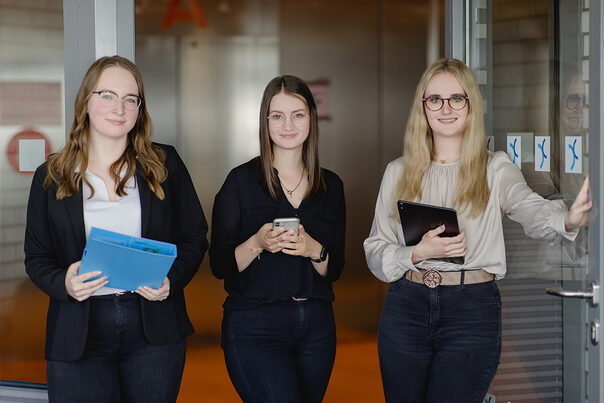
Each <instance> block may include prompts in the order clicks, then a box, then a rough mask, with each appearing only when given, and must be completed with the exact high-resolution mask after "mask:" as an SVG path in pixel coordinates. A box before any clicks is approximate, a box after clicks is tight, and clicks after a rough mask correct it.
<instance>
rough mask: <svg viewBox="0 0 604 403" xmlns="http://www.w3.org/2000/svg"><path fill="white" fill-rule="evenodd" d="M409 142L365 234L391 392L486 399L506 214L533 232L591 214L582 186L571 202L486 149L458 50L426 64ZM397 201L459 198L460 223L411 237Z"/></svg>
mask: <svg viewBox="0 0 604 403" xmlns="http://www.w3.org/2000/svg"><path fill="white" fill-rule="evenodd" d="M404 151H405V152H404V157H400V158H398V159H396V160H394V161H392V162H391V163H390V164H388V166H387V168H386V171H385V173H384V177H383V179H382V184H381V188H380V192H379V195H378V200H377V203H376V209H375V217H374V220H373V225H372V228H371V233H370V235H369V238H367V239H366V240H365V243H364V247H365V254H366V257H367V263H368V265H369V268H370V269H371V271H372V272H373V274H374V275H375V276H376V277H377V278H378V279H380V280H382V281H384V282H388V283H390V287H389V289H388V294H387V297H386V301H385V304H384V308H383V311H382V316H381V319H380V324H379V331H378V352H379V357H380V368H381V372H382V382H383V386H384V393H385V395H386V401H387V402H398V403H400V402H410V403H421V402H445V401H446V402H459V403H462V402H463V403H468V402H476V403H477V402H482V401H483V398H484V396H485V394H486V393H487V390H488V388H489V385H490V383H491V381H492V379H493V377H494V376H495V371H496V369H497V366H498V363H499V356H500V352H501V301H500V298H499V291H498V289H497V285H496V283H495V281H494V280H497V279H501V278H503V276H504V275H505V271H506V264H505V262H506V261H505V248H504V243H503V229H502V216H503V215H507V216H508V217H509V218H511V219H512V220H514V221H517V222H520V223H521V224H522V225H523V226H524V229H525V231H526V233H527V234H528V235H529V236H531V237H534V238H542V239H544V240H547V241H549V242H557V241H559V240H560V238H562V237H565V238H568V239H571V240H572V239H574V237H575V236H576V234H577V231H578V228H579V227H580V226H583V225H586V223H587V212H588V210H589V209H590V208H591V206H592V202H591V201H589V200H588V199H589V193H588V187H589V185H588V183H587V180H586V181H585V183H584V184H583V187H582V189H581V191H580V192H579V194H578V196H577V198H576V199H575V202H574V203H573V205H572V206H571V208H570V211H567V210H566V208H565V206H564V204H563V203H562V201H560V200H557V201H548V200H544V199H543V198H542V197H540V196H539V195H538V194H536V193H534V192H533V191H532V190H531V189H530V188H529V187H528V186H527V184H526V182H525V180H524V178H523V176H522V173H521V172H520V170H519V169H518V168H517V167H516V165H514V164H513V163H512V162H511V161H510V159H509V158H508V156H507V155H506V154H505V153H504V152H496V153H490V152H487V149H486V144H485V131H484V125H483V109H482V98H481V94H480V92H479V89H478V86H477V85H476V81H475V80H474V77H473V75H472V73H471V71H470V70H469V69H468V68H467V67H466V65H465V64H463V63H462V62H460V61H459V60H455V59H443V60H439V61H437V62H436V63H434V64H433V65H432V66H430V67H429V68H428V69H427V70H426V72H425V73H424V74H423V76H422V78H421V80H420V82H419V84H418V86H417V91H416V93H415V98H414V102H413V106H412V107H411V111H410V115H409V120H408V123H407V130H406V132H405V145H404ZM398 200H408V201H418V202H421V203H426V204H431V205H437V206H444V207H451V208H455V209H457V213H458V221H459V227H460V229H461V233H460V234H459V235H457V236H454V237H440V236H439V235H440V234H441V233H443V232H444V230H445V228H444V226H441V227H437V228H433V229H430V230H429V231H428V232H426V233H425V235H424V236H423V238H422V239H421V241H420V242H419V243H418V244H417V245H413V246H406V245H405V242H404V237H403V232H402V226H401V222H400V219H399V218H398V217H399V215H398V211H397V201H398ZM459 256H464V257H465V263H463V264H454V263H449V262H445V261H441V260H435V259H437V258H451V257H459Z"/></svg>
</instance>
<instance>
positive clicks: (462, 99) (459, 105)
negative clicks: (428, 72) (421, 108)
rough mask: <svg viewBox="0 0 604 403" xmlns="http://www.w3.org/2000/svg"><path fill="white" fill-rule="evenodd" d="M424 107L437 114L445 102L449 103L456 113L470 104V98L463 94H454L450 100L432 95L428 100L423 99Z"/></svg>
mask: <svg viewBox="0 0 604 403" xmlns="http://www.w3.org/2000/svg"><path fill="white" fill-rule="evenodd" d="M422 101H423V102H424V105H426V108H428V109H430V110H431V111H432V112H436V111H439V110H441V109H442V107H443V105H444V104H445V101H447V102H448V103H449V106H450V107H451V109H454V110H456V111H458V110H460V109H463V108H464V107H465V106H466V104H467V103H468V97H467V96H465V95H461V94H453V95H451V96H450V97H449V98H441V97H439V96H436V95H430V96H429V97H427V98H422Z"/></svg>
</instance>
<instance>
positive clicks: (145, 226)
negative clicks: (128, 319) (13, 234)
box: [25, 144, 208, 361]
mask: <svg viewBox="0 0 604 403" xmlns="http://www.w3.org/2000/svg"><path fill="white" fill-rule="evenodd" d="M157 145H158V146H160V147H161V148H162V149H163V150H164V152H165V153H166V163H165V165H166V168H167V171H168V176H167V178H166V180H165V181H164V182H163V183H162V188H163V190H164V192H165V198H164V200H160V199H158V198H157V197H156V196H155V194H154V193H153V192H152V191H151V190H150V189H149V186H148V185H147V182H146V180H145V178H144V176H143V175H141V173H140V172H139V171H137V173H136V180H137V184H138V186H139V195H140V202H141V215H142V217H141V218H142V220H141V222H142V229H141V231H142V232H141V233H142V236H143V237H145V238H150V239H156V240H159V241H165V242H171V243H174V244H176V246H177V254H178V256H177V258H176V260H175V261H174V264H173V265H172V267H171V269H170V271H169V273H168V278H169V279H170V295H169V296H168V298H167V299H165V300H164V301H161V302H152V301H148V300H146V299H144V298H140V301H141V316H142V321H143V328H144V331H145V337H146V338H147V340H148V341H149V342H150V343H152V344H167V343H173V342H176V341H178V340H180V339H182V338H183V337H185V336H188V335H190V334H191V333H193V331H194V330H193V326H192V325H191V322H190V320H189V317H188V315H187V311H186V304H185V297H184V294H183V289H184V287H185V286H186V285H187V284H188V283H189V281H191V279H192V278H193V275H195V273H196V272H197V270H198V269H199V265H200V264H201V261H202V259H203V255H204V253H205V251H206V250H207V248H208V242H207V239H206V233H207V230H208V226H207V223H206V220H205V217H204V214H203V210H202V208H201V204H200V203H199V199H198V197H197V193H196V192H195V188H194V187H193V182H192V181H191V177H190V176H189V173H188V171H187V168H186V167H185V165H184V163H183V161H182V160H181V159H180V157H179V156H178V154H177V152H176V150H175V149H174V147H171V146H166V145H161V144H157ZM46 172H47V166H46V164H43V165H41V166H40V167H39V168H38V169H37V170H36V173H35V174H34V177H33V181H32V184H31V190H30V194H29V202H28V205H27V226H26V229H25V269H26V271H27V274H28V275H29V277H30V278H31V279H32V281H33V282H34V283H35V284H36V286H38V287H39V288H40V289H41V290H42V291H43V292H45V293H46V294H48V295H49V296H50V305H49V307H48V316H47V321H46V359H51V360H59V361H76V360H78V359H80V358H81V356H82V354H83V352H84V347H85V345H86V336H87V333H88V314H89V300H85V301H82V302H78V301H76V300H75V299H73V298H71V297H70V296H69V295H68V294H67V291H66V289H65V273H66V272H67V268H68V267H69V265H71V264H72V263H73V262H76V261H78V260H81V258H82V252H83V251H84V246H85V244H86V234H85V229H84V212H83V202H82V195H81V193H80V194H74V195H72V196H70V197H65V198H63V199H62V200H57V198H56V188H55V187H50V188H48V189H44V186H43V183H44V178H45V177H46Z"/></svg>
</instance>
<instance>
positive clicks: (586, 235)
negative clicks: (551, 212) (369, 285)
mask: <svg viewBox="0 0 604 403" xmlns="http://www.w3.org/2000/svg"><path fill="white" fill-rule="evenodd" d="M601 21H602V9H601V4H600V1H593V0H592V1H588V0H559V1H552V0H534V1H509V0H492V1H490V0H449V1H447V3H446V32H447V38H446V40H447V43H446V53H447V56H450V57H456V58H458V59H461V60H463V61H464V62H465V63H466V64H467V65H468V66H469V67H470V68H471V69H472V70H473V72H474V74H475V76H476V78H477V81H478V84H479V86H480V89H481V91H482V94H483V98H484V103H485V108H484V109H485V123H486V124H485V127H486V129H487V136H488V138H487V145H488V147H489V149H490V150H491V151H504V152H507V153H508V155H509V156H510V159H512V160H513V161H514V163H516V164H517V165H518V167H519V168H520V169H521V170H522V173H523V175H524V177H525V178H526V181H527V183H528V184H529V186H531V187H532V188H533V190H535V191H536V192H537V193H539V194H540V195H542V196H543V197H544V198H547V199H560V200H563V201H564V203H566V204H567V206H570V204H572V202H573V200H574V197H575V195H576V194H577V192H578V190H579V188H580V187H581V184H582V182H583V180H584V178H585V177H586V176H587V175H588V174H589V176H590V181H591V185H590V190H591V197H592V198H593V200H594V202H595V205H596V208H595V209H594V210H595V211H594V212H593V213H592V215H591V220H590V224H589V225H588V227H587V228H583V229H581V231H580V232H579V235H578V237H577V239H576V240H575V242H567V241H563V242H562V243H561V244H559V245H555V246H551V245H548V244H546V243H544V242H542V241H536V240H532V239H530V238H528V237H527V236H526V235H525V234H524V231H523V229H522V227H521V226H520V225H519V224H517V223H515V222H512V221H510V220H507V219H505V220H504V233H505V234H504V235H505V242H506V254H507V275H506V278H505V279H504V280H502V281H500V282H499V286H500V290H501V294H502V302H503V311H502V318H503V351H502V356H501V363H500V366H499V370H498V373H497V376H496V377H495V380H494V381H493V384H492V385H491V389H490V395H489V396H487V398H486V399H485V401H494V400H496V401H497V402H500V401H502V402H513V403H518V402H587V401H589V402H597V401H601V400H604V395H603V393H602V385H601V384H602V380H601V379H600V378H601V374H602V370H601V365H602V358H601V354H602V353H601V349H600V341H599V332H600V330H599V323H600V320H601V317H600V316H601V310H600V305H599V302H598V301H597V295H596V298H593V297H592V296H593V295H594V294H597V291H598V284H601V283H602V279H601V276H602V273H601V270H600V255H601V248H602V242H601V241H600V235H599V232H600V228H602V226H601V224H600V216H599V215H598V214H597V210H598V208H597V206H598V205H599V204H600V200H601V196H600V189H601V188H602V186H601V176H602V175H601V171H602V169H603V168H602V164H601V163H600V160H601V151H600V141H599V132H600V130H601V127H602V123H601V117H600V116H601V115H603V113H602V109H601V95H600V89H601V88H602V77H601V71H600V70H601V65H602V62H601V60H602V55H601V48H602V44H601V40H602V39H601V38H602V36H601V33H600V32H601V31H600V30H601ZM546 290H547V291H546ZM552 295H553V296H552ZM557 297H566V298H557ZM488 399H492V400H488Z"/></svg>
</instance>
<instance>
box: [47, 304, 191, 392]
mask: <svg viewBox="0 0 604 403" xmlns="http://www.w3.org/2000/svg"><path fill="white" fill-rule="evenodd" d="M139 298H140V297H139V296H138V295H137V294H131V293H129V294H124V295H106V296H101V297H91V299H90V319H89V324H88V339H87V340H86V348H85V351H84V356H83V357H82V358H81V359H79V360H78V361H74V362H63V361H53V360H48V361H47V363H46V372H47V378H48V397H49V401H50V402H57V403H72V402H73V403H88V402H90V403H92V402H95V403H96V402H98V403H115V402H120V401H121V402H123V403H126V402H128V403H130V402H141V403H142V402H145V403H148V402H157V403H169V402H175V401H176V397H177V396H178V390H179V389H180V380H181V378H182V372H183V368H184V364H185V340H184V339H183V340H181V341H179V342H177V343H174V344H167V345H161V346H155V345H152V344H149V343H148V342H147V341H146V339H145V335H144V333H143V327H142V322H141V315H140V303H139V300H138V299H139Z"/></svg>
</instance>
